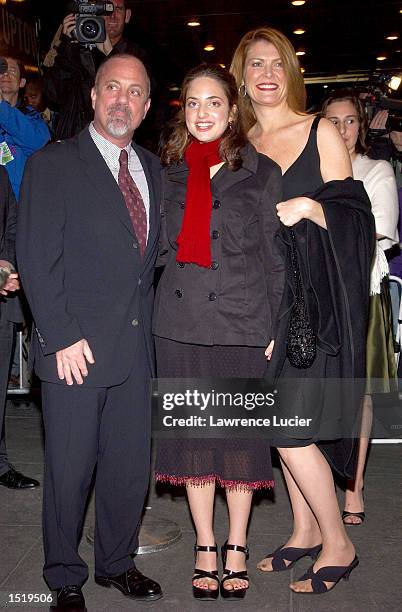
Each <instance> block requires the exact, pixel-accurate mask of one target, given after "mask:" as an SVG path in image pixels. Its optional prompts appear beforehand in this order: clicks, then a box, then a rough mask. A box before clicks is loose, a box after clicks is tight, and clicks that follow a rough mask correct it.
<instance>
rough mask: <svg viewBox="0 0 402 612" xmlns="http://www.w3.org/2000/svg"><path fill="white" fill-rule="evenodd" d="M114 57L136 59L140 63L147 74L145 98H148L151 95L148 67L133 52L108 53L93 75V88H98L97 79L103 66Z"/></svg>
mask: <svg viewBox="0 0 402 612" xmlns="http://www.w3.org/2000/svg"><path fill="white" fill-rule="evenodd" d="M115 59H135V60H137V62H139V63H140V64H142V66H143V68H144V71H145V74H146V75H147V84H148V91H147V98H149V96H150V95H151V77H150V76H149V72H148V69H147V67H146V65H145V64H144V62H143V61H142V60H141V58H139V57H138V56H137V55H134V53H115V54H113V55H109V56H108V57H107V58H106V59H105V61H104V62H102V63H101V65H100V66H99V68H98V71H97V73H96V76H95V89H96V90H97V89H98V86H99V80H100V78H101V76H102V73H103V71H104V69H105V66H106V65H107V64H108V63H109V62H111V61H112V60H115Z"/></svg>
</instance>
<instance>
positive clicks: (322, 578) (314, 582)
mask: <svg viewBox="0 0 402 612" xmlns="http://www.w3.org/2000/svg"><path fill="white" fill-rule="evenodd" d="M358 565H359V557H357V556H355V558H354V559H353V561H352V563H351V564H350V565H346V566H339V565H328V566H327V567H321V568H320V569H319V570H318V571H317V572H315V573H314V571H313V565H312V566H311V567H310V568H309V569H308V570H307V572H306V573H305V574H303V576H301V577H300V578H299V579H298V580H297V582H300V581H301V580H309V579H310V580H311V586H312V588H313V590H312V591H295V590H294V589H291V590H292V591H293V593H298V594H300V595H320V594H322V593H327V592H328V591H332V589H333V588H334V587H335V586H336V585H337V584H338V582H339V581H340V580H341V579H342V578H343V579H344V580H349V577H350V574H351V572H352V571H353V570H354V569H355V568H356V567H357V566H358ZM326 582H333V583H334V584H333V585H332V586H330V587H329V588H328V587H327V585H326V584H325V583H326Z"/></svg>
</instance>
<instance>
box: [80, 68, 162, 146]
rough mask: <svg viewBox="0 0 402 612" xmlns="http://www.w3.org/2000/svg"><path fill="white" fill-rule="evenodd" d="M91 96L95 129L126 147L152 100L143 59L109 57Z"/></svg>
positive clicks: (111, 140) (108, 138)
mask: <svg viewBox="0 0 402 612" xmlns="http://www.w3.org/2000/svg"><path fill="white" fill-rule="evenodd" d="M91 97H92V106H93V109H94V111H95V117H94V126H95V129H96V130H97V132H98V133H99V134H101V135H102V136H103V137H104V138H107V140H109V141H110V142H113V143H114V144H116V145H118V146H122V147H124V146H126V145H127V144H128V143H129V142H130V140H131V139H132V137H133V134H134V131H135V130H136V128H137V127H138V126H139V125H140V123H141V121H142V120H143V119H144V118H145V115H146V114H147V112H148V109H149V106H150V103H151V100H150V99H149V80H148V75H147V73H146V70H145V68H144V66H143V64H142V62H140V61H139V60H138V59H136V58H135V57H129V58H119V57H116V58H112V59H110V60H109V61H108V62H106V64H105V66H104V67H103V68H101V69H100V72H99V75H98V78H97V82H96V84H95V87H93V89H92V92H91Z"/></svg>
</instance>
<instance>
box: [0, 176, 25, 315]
mask: <svg viewBox="0 0 402 612" xmlns="http://www.w3.org/2000/svg"><path fill="white" fill-rule="evenodd" d="M16 227H17V203H16V200H15V196H14V192H13V190H12V187H11V183H10V180H9V178H8V173H7V170H6V169H5V168H4V166H0V259H5V260H6V261H9V262H10V263H11V264H13V266H15V265H16V263H15V231H16ZM0 308H1V311H0V313H1V318H2V319H3V317H4V319H5V320H7V321H12V322H14V323H19V322H21V321H22V313H21V309H20V305H19V300H18V297H17V296H16V295H15V294H13V293H10V294H9V295H7V296H2V295H0Z"/></svg>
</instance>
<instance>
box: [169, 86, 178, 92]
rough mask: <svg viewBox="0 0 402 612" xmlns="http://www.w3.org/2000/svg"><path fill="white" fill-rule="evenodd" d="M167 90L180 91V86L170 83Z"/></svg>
mask: <svg viewBox="0 0 402 612" xmlns="http://www.w3.org/2000/svg"><path fill="white" fill-rule="evenodd" d="M169 91H180V87H177V85H171V86H170V87H169Z"/></svg>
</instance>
